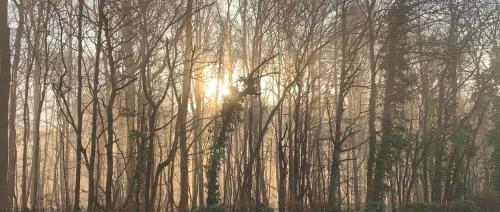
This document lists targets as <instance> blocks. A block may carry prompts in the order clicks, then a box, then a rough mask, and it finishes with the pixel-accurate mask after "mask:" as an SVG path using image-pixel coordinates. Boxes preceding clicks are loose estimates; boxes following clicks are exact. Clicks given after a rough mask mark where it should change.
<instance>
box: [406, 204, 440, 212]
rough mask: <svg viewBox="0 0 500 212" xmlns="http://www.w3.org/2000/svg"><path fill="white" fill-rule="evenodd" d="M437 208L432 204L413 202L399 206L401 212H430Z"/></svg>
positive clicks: (437, 206)
mask: <svg viewBox="0 0 500 212" xmlns="http://www.w3.org/2000/svg"><path fill="white" fill-rule="evenodd" d="M438 208H439V205H437V204H434V203H426V202H415V203H410V204H407V205H403V206H401V212H432V211H434V210H436V209H438Z"/></svg>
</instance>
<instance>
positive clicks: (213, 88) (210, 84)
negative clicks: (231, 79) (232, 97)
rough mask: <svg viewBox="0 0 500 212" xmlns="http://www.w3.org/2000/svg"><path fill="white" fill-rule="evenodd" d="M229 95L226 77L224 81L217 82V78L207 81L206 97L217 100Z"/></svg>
mask: <svg viewBox="0 0 500 212" xmlns="http://www.w3.org/2000/svg"><path fill="white" fill-rule="evenodd" d="M228 93H229V85H228V82H227V80H226V77H224V80H219V81H218V80H217V79H216V78H210V79H207V80H206V81H205V96H206V97H209V98H212V99H215V98H216V97H218V98H221V97H223V96H225V95H227V94H228Z"/></svg>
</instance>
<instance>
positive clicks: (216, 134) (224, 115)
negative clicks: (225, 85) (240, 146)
mask: <svg viewBox="0 0 500 212" xmlns="http://www.w3.org/2000/svg"><path fill="white" fill-rule="evenodd" d="M240 82H242V83H243V84H242V88H241V90H238V89H236V88H235V87H230V88H229V91H230V92H229V94H228V95H226V96H225V97H224V98H223V100H222V108H221V113H220V117H219V118H218V119H217V120H216V121H215V122H214V125H213V126H212V128H211V129H210V132H211V133H212V135H213V144H212V147H211V150H210V158H209V160H208V167H207V177H208V182H207V189H208V192H207V209H210V210H212V209H213V210H215V209H216V208H218V207H219V205H218V204H219V201H220V191H219V187H220V185H219V180H218V178H219V172H220V169H221V161H222V159H223V158H224V152H225V143H226V141H227V139H228V138H229V133H230V132H232V131H233V130H234V126H236V125H237V124H238V123H239V122H240V121H241V117H240V113H241V111H242V110H243V104H242V103H243V100H244V97H245V96H247V95H258V94H259V92H258V91H257V89H256V88H255V85H254V83H253V82H254V81H253V80H249V79H240Z"/></svg>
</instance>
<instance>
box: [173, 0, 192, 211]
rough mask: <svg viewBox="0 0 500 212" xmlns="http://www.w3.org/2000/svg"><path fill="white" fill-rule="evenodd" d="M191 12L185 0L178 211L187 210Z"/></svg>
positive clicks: (178, 129)
mask: <svg viewBox="0 0 500 212" xmlns="http://www.w3.org/2000/svg"><path fill="white" fill-rule="evenodd" d="M192 13H193V0H187V5H186V21H185V24H186V25H185V35H186V40H185V48H186V49H185V52H184V71H183V73H182V98H181V105H180V106H179V114H178V120H177V122H178V123H177V124H178V125H177V126H178V128H177V131H178V132H179V144H180V163H181V166H180V169H181V175H180V181H181V183H180V184H181V185H180V186H181V188H185V189H181V192H180V201H179V211H180V212H186V211H188V204H189V203H188V200H189V197H188V192H189V189H187V188H189V185H188V181H189V161H188V160H189V155H188V154H189V150H188V148H187V140H188V138H187V129H186V128H187V125H186V120H187V112H188V105H189V104H188V103H189V95H190V93H191V92H190V90H191V75H192V73H191V72H192V69H193V61H192V60H193V59H194V58H195V57H194V52H193V26H192V23H191V22H192Z"/></svg>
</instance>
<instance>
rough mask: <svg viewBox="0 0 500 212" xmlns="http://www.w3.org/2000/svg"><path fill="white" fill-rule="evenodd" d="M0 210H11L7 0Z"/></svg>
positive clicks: (0, 22)
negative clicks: (9, 189)
mask: <svg viewBox="0 0 500 212" xmlns="http://www.w3.org/2000/svg"><path fill="white" fill-rule="evenodd" d="M0 14H1V15H0V99H2V101H0V210H3V209H5V210H9V209H8V208H10V206H11V203H10V202H9V192H8V184H7V179H8V176H7V175H8V174H7V171H8V165H9V164H8V163H9V161H8V160H9V158H8V157H9V152H8V150H9V137H8V136H9V133H8V129H9V121H8V114H9V101H8V99H9V89H10V78H11V76H10V42H9V41H10V29H9V26H8V22H7V1H2V2H1V3H0Z"/></svg>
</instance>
